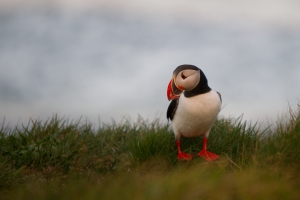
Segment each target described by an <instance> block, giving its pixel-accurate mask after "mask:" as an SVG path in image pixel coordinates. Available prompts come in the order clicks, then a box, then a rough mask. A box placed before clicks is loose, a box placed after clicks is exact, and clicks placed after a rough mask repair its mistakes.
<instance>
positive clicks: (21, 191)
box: [0, 110, 300, 200]
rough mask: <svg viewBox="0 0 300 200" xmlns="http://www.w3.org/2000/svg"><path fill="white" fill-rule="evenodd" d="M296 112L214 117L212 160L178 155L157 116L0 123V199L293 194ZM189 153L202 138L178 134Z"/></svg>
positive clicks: (297, 182) (299, 163)
mask: <svg viewBox="0 0 300 200" xmlns="http://www.w3.org/2000/svg"><path fill="white" fill-rule="evenodd" d="M299 141H300V112H299V110H298V111H296V112H293V111H290V114H289V116H288V117H286V119H285V120H281V121H280V122H278V123H277V124H276V125H274V126H272V127H271V128H268V129H265V130H260V129H259V127H258V125H257V124H250V123H247V122H243V120H242V118H238V119H224V118H219V119H218V120H217V122H216V123H215V125H214V127H213V130H212V132H211V135H210V138H209V143H208V148H209V149H210V150H211V151H212V152H215V153H218V154H220V155H221V157H220V159H219V160H218V161H215V162H210V163H208V162H206V161H204V160H203V159H201V158H197V157H195V159H194V160H192V161H190V162H178V161H177V159H176V154H177V150H176V146H175V141H174V135H173V132H172V130H171V129H170V127H169V126H168V125H165V124H160V123H159V121H154V122H151V123H149V122H146V121H144V120H138V121H137V122H135V123H132V122H130V121H127V122H125V123H123V124H116V123H112V124H109V125H102V126H101V127H99V128H98V129H97V130H94V129H93V128H92V126H91V125H90V124H88V123H79V122H78V123H77V122H68V120H65V119H60V118H58V117H53V118H52V119H50V120H49V121H46V122H40V121H31V123H30V124H29V125H27V126H23V127H21V128H20V127H19V128H14V129H7V128H5V126H3V127H2V129H0V199H56V200H58V199H204V198H207V199H254V198H255V199H297V198H299V195H300V190H299V187H300V176H299V174H300V148H299V147H300V146H299ZM182 145H183V149H184V150H185V151H187V152H193V153H195V154H196V153H197V152H198V151H200V149H201V145H202V139H201V138H192V139H183V140H182Z"/></svg>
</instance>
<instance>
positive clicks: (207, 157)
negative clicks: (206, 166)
mask: <svg viewBox="0 0 300 200" xmlns="http://www.w3.org/2000/svg"><path fill="white" fill-rule="evenodd" d="M207 140H208V139H207V137H204V138H203V147H202V150H201V151H200V152H199V153H198V156H200V157H202V158H204V159H205V160H206V161H214V160H216V159H218V158H219V156H218V155H217V154H214V153H211V152H209V151H207V147H206V143H207Z"/></svg>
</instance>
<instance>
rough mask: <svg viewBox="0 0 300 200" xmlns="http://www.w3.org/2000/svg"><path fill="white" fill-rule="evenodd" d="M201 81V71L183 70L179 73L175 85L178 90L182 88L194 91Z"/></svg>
mask: <svg viewBox="0 0 300 200" xmlns="http://www.w3.org/2000/svg"><path fill="white" fill-rule="evenodd" d="M199 81H200V71H199V70H192V69H186V70H182V71H181V72H179V73H178V75H177V76H176V77H175V80H174V82H175V85H176V86H177V87H178V88H182V89H183V90H187V91H189V90H192V89H194V88H195V87H196V86H197V85H198V83H199Z"/></svg>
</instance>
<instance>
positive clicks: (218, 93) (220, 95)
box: [217, 92, 222, 103]
mask: <svg viewBox="0 0 300 200" xmlns="http://www.w3.org/2000/svg"><path fill="white" fill-rule="evenodd" d="M217 93H218V95H219V97H220V100H221V103H222V96H221V93H220V92H217Z"/></svg>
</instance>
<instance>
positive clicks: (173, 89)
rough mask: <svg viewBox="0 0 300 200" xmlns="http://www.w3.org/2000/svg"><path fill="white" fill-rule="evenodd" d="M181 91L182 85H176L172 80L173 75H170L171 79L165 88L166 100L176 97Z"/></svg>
mask: <svg viewBox="0 0 300 200" xmlns="http://www.w3.org/2000/svg"><path fill="white" fill-rule="evenodd" d="M182 92H183V89H182V87H180V86H178V87H177V86H176V84H175V82H174V77H172V79H171V80H170V82H169V85H168V89H167V97H168V100H169V101H170V100H173V99H176V98H178V97H179V96H180V95H181V93H182Z"/></svg>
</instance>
